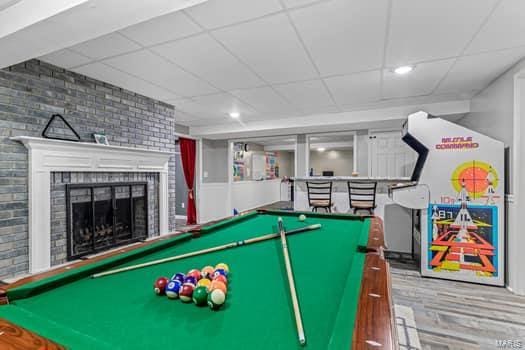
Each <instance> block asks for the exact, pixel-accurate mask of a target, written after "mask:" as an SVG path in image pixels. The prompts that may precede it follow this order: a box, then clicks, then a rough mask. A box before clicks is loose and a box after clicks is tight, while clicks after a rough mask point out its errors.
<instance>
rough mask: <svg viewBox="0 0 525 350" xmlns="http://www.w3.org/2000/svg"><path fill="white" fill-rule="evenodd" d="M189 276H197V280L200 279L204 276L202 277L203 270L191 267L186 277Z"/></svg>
mask: <svg viewBox="0 0 525 350" xmlns="http://www.w3.org/2000/svg"><path fill="white" fill-rule="evenodd" d="M187 276H192V277H195V280H197V281H198V280H200V279H201V278H202V277H201V272H200V271H199V270H197V269H191V270H190V271H188V273H187V274H186V277H187Z"/></svg>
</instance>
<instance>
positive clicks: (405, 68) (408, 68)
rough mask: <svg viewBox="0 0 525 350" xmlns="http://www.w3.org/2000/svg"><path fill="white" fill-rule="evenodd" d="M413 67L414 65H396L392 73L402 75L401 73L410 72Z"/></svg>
mask: <svg viewBox="0 0 525 350" xmlns="http://www.w3.org/2000/svg"><path fill="white" fill-rule="evenodd" d="M413 69H414V67H412V66H401V67H397V68H396V69H394V73H396V74H399V75H403V74H407V73H410V72H412V70H413Z"/></svg>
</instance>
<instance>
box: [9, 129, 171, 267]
mask: <svg viewBox="0 0 525 350" xmlns="http://www.w3.org/2000/svg"><path fill="white" fill-rule="evenodd" d="M11 140H14V141H19V142H21V143H23V144H24V146H25V147H26V148H27V149H28V151H29V157H28V162H29V164H28V170H29V174H28V177H29V179H28V180H29V181H28V182H29V186H28V191H29V220H28V223H29V271H30V272H31V273H35V272H39V271H43V270H46V269H49V268H50V267H51V258H50V251H51V204H50V202H51V197H50V191H51V189H50V186H51V173H52V172H155V173H158V174H159V231H160V234H166V233H168V161H169V159H170V157H171V156H172V155H173V154H172V153H169V152H161V151H155V150H147V149H141V148H132V147H121V146H106V145H99V144H96V143H87V142H72V141H62V140H52V139H45V138H40V137H30V136H16V137H12V138H11Z"/></svg>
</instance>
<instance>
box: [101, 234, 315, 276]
mask: <svg viewBox="0 0 525 350" xmlns="http://www.w3.org/2000/svg"><path fill="white" fill-rule="evenodd" d="M318 228H321V224H313V225H308V226H305V227H301V228H297V229H295V230H290V231H288V232H286V234H287V235H293V234H295V233H301V232H306V231H312V230H317V229H318ZM279 235H280V233H270V234H267V235H264V236H259V237H254V238H250V239H245V240H242V241H236V242H231V243H226V244H223V245H219V246H215V247H211V248H206V249H202V250H197V251H194V252H190V253H185V254H181V255H176V256H170V257H167V258H163V259H158V260H153V261H149V262H145V263H142V264H137V265H131V266H126V267H122V268H119V269H114V270H108V271H104V272H99V273H95V274H93V275H91V277H92V278H98V277H103V276H109V275H114V274H116V273H120V272H124V271H131V270H136V269H140V268H143V267H148V266H152V265H158V264H163V263H166V262H170V261H175V260H180V259H184V258H189V257H192V256H197V255H202V254H207V253H212V252H216V251H219V250H225V249H230V248H235V247H240V246H243V245H248V244H252V243H257V242H263V241H267V240H269V239H274V238H277V237H279Z"/></svg>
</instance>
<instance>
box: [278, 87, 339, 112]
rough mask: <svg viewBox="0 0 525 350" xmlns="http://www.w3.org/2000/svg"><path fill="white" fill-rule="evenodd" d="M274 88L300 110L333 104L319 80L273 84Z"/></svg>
mask: <svg viewBox="0 0 525 350" xmlns="http://www.w3.org/2000/svg"><path fill="white" fill-rule="evenodd" d="M274 88H275V90H277V91H278V92H279V93H280V94H281V95H283V96H284V97H285V98H286V99H288V101H290V102H291V103H293V104H294V105H295V106H297V107H299V108H301V110H304V109H308V108H313V107H325V106H329V105H333V104H334V102H333V101H332V99H331V98H330V94H329V93H328V91H327V90H326V88H325V86H324V84H323V82H322V81H321V80H309V81H301V82H296V83H290V84H284V85H275V86H274Z"/></svg>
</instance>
